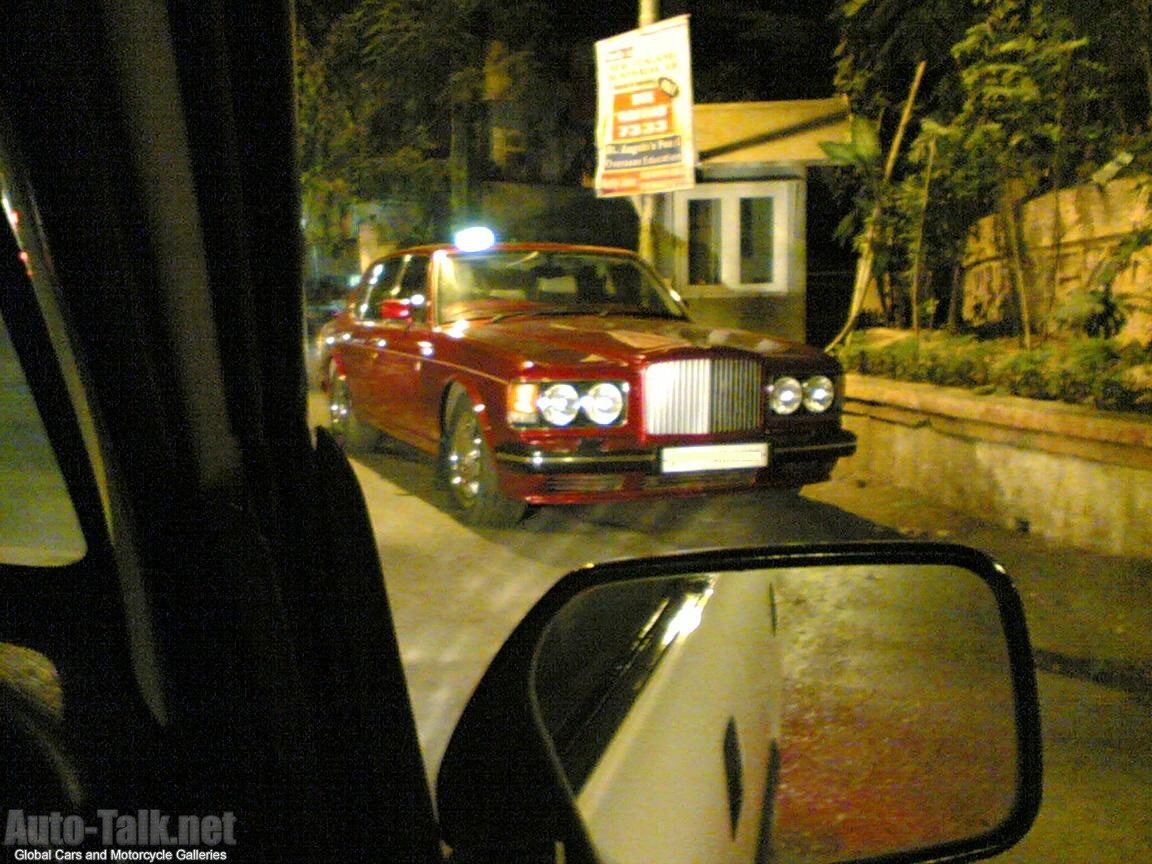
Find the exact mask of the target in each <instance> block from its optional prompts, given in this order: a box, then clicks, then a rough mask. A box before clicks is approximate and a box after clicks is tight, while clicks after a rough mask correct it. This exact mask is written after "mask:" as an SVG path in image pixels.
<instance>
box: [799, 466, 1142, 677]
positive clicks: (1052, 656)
mask: <svg viewBox="0 0 1152 864" xmlns="http://www.w3.org/2000/svg"><path fill="white" fill-rule="evenodd" d="M844 469H848V470H844ZM804 496H805V497H806V498H810V499H812V500H814V501H820V502H823V503H826V504H831V505H833V506H836V507H839V508H841V509H843V510H846V511H848V512H850V513H854V514H856V515H858V516H861V517H863V518H866V519H868V520H871V521H873V522H876V523H878V524H880V525H886V526H889V527H891V528H894V529H895V530H897V531H899V532H900V533H901V534H904V535H905V536H908V537H916V538H920V539H924V540H940V541H946V542H954V543H963V544H965V545H968V546H974V547H976V548H978V549H982V550H984V551H985V552H987V553H989V554H990V555H992V556H993V557H994V558H996V559H997V560H998V561H1000V563H1001V564H1003V565H1004V567H1005V568H1006V569H1007V571H1008V574H1009V575H1010V576H1011V577H1012V580H1013V581H1014V582H1015V584H1016V587H1017V589H1018V590H1019V592H1020V596H1021V597H1022V599H1023V601H1024V608H1025V612H1026V614H1027V617H1028V625H1029V630H1030V632H1031V637H1032V645H1033V648H1034V651H1035V654H1036V662H1037V666H1038V667H1039V668H1040V669H1044V670H1046V671H1049V672H1057V673H1060V674H1064V675H1070V676H1072V677H1076V678H1084V679H1088V680H1092V681H1095V682H1097V683H1100V684H1104V685H1106V686H1111V687H1115V688H1118V689H1123V690H1126V691H1129V692H1132V693H1138V694H1140V695H1143V696H1152V550H1149V557H1145V558H1121V557H1116V556H1109V555H1102V554H1099V553H1094V552H1088V551H1084V550H1080V549H1071V548H1061V547H1057V546H1053V545H1050V544H1048V543H1046V542H1045V541H1043V540H1041V539H1040V538H1039V537H1035V536H1032V535H1029V534H1028V533H1027V526H1024V525H1022V526H1020V530H1018V531H1012V530H1009V529H1007V528H1004V527H1001V526H999V525H994V524H991V523H989V522H984V521H982V520H981V519H979V518H977V517H975V516H972V515H969V514H965V513H959V512H956V511H953V510H947V509H944V508H942V507H939V506H937V505H934V504H931V503H929V502H927V501H926V500H924V499H923V498H920V497H919V496H917V495H916V494H915V493H914V492H911V491H908V490H903V489H898V488H895V487H892V486H879V485H877V486H873V485H871V484H870V481H868V480H867V479H865V478H864V477H863V475H859V474H854V473H852V472H851V470H850V466H844V468H843V469H840V470H838V471H837V472H836V475H835V477H834V479H833V480H831V481H830V482H828V483H821V484H817V485H815V486H808V487H806V488H805V489H804Z"/></svg>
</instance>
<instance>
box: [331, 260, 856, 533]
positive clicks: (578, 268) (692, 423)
mask: <svg viewBox="0 0 1152 864" xmlns="http://www.w3.org/2000/svg"><path fill="white" fill-rule="evenodd" d="M320 350H321V363H322V383H323V386H324V387H325V389H326V390H327V392H328V394H329V397H330V398H329V405H330V417H331V428H332V430H333V432H334V433H335V434H336V437H337V438H338V440H340V441H342V442H343V444H344V446H345V447H346V448H348V449H350V450H358V449H359V450H363V449H370V448H371V447H372V446H373V445H374V444H375V443H376V441H377V438H378V436H379V435H380V434H381V433H384V434H387V435H389V436H392V437H394V438H397V439H400V440H402V441H405V442H408V443H409V444H412V445H415V446H416V447H418V448H421V449H423V450H426V451H428V452H432V453H436V454H438V456H439V458H440V459H441V462H442V465H443V470H444V473H445V477H446V479H447V481H448V483H449V484H450V487H451V489H452V493H453V497H454V500H455V502H456V504H457V505H458V506H459V509H460V511H461V518H462V519H463V520H464V521H465V522H468V523H471V524H475V525H510V524H513V523H515V522H516V521H517V520H518V519H519V518H520V517H521V515H522V514H523V512H524V509H525V507H526V506H527V505H529V504H573V503H585V502H594V501H615V500H625V499H635V498H643V497H651V496H667V495H694V494H701V493H710V492H719V491H731V490H737V489H746V488H749V487H752V486H755V485H774V486H789V487H799V486H802V485H804V484H806V483H813V482H817V481H820V480H825V479H827V478H828V475H829V473H830V472H831V470H832V467H833V466H834V465H835V463H836V460H837V459H839V458H840V457H842V456H848V455H850V454H852V453H853V452H855V448H856V439H855V437H854V436H853V435H852V434H851V433H850V432H848V431H845V430H844V429H842V428H841V418H840V409H841V402H842V399H843V380H842V372H841V368H840V366H839V364H838V363H837V361H836V360H835V359H834V358H832V357H829V356H828V355H826V354H823V353H822V352H820V351H818V350H816V349H814V348H811V347H808V346H805V345H798V344H794V343H790V342H785V341H781V340H779V339H775V338H773V337H771V336H767V335H763V334H759V333H750V332H746V331H740V330H732V329H725V328H720V327H708V326H702V325H699V324H694V323H693V322H692V321H691V319H690V318H689V314H688V310H687V307H686V306H685V304H684V302H683V301H682V300H681V299H680V298H679V297H678V296H677V294H676V293H675V292H674V291H671V290H669V289H668V288H666V287H665V285H664V284H663V283H662V282H661V281H660V279H659V278H658V277H657V275H656V273H655V272H653V271H652V270H651V268H650V267H648V265H646V264H645V263H644V262H643V260H642V259H640V258H639V257H638V256H637V255H635V254H634V253H632V252H628V251H625V250H622V249H609V248H600V247H590V246H569V245H558V244H543V243H532V244H494V245H491V246H487V247H485V248H481V249H478V250H476V251H466V250H465V249H462V248H459V247H455V246H447V245H446V246H428V247H419V248H413V249H407V250H402V251H398V252H394V253H392V254H390V255H388V256H386V257H384V258H381V259H380V260H378V261H376V262H374V263H373V264H372V265H371V266H370V267H369V268H368V270H367V271H366V272H365V273H364V275H363V276H362V277H361V279H360V283H359V286H358V288H357V289H356V290H355V291H354V292H353V293H352V295H351V297H350V299H349V301H348V305H347V308H346V309H345V310H344V312H343V313H342V314H341V315H339V316H337V317H336V318H335V319H334V320H333V321H332V322H330V323H329V324H328V325H327V326H326V327H325V328H324V329H323V331H322V332H321V335H320Z"/></svg>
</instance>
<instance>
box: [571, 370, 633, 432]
mask: <svg viewBox="0 0 1152 864" xmlns="http://www.w3.org/2000/svg"><path fill="white" fill-rule="evenodd" d="M581 405H582V406H583V408H584V413H585V414H587V415H588V419H589V420H591V421H592V422H593V423H595V424H596V425H597V426H610V425H611V424H613V423H615V422H616V421H617V420H619V419H620V414H621V413H622V412H623V411H624V394H623V393H621V392H620V388H619V387H617V386H616V385H615V384H610V383H608V382H607V381H602V382H600V383H599V384H594V385H593V386H592V387H591V388H590V389H589V390H588V392H587V393H586V394H584V398H583V399H582V400H581Z"/></svg>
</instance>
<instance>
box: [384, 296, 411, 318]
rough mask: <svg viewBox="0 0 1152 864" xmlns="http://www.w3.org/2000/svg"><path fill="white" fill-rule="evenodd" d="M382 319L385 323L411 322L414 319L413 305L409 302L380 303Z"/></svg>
mask: <svg viewBox="0 0 1152 864" xmlns="http://www.w3.org/2000/svg"><path fill="white" fill-rule="evenodd" d="M380 317H381V319H383V320H385V321H409V320H411V318H412V305H411V304H410V303H409V302H408V301H407V300H395V299H392V298H389V299H387V300H383V301H381V303H380Z"/></svg>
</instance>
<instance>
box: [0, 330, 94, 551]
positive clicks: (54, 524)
mask: <svg viewBox="0 0 1152 864" xmlns="http://www.w3.org/2000/svg"><path fill="white" fill-rule="evenodd" d="M85 548H86V546H85V542H84V535H83V534H82V533H81V531H80V523H79V521H78V520H77V518H76V511H75V509H74V508H73V506H72V500H71V498H70V497H69V496H68V490H67V488H66V487H65V484H64V477H63V475H62V474H61V473H60V467H59V465H58V464H57V462H56V456H55V454H54V453H53V451H52V446H51V444H49V442H48V433H47V431H46V430H45V429H44V423H43V421H42V420H41V419H40V414H39V412H38V411H37V409H36V403H35V402H34V401H33V399H32V393H31V391H30V390H29V388H28V382H27V380H26V379H25V377H24V372H23V370H22V369H21V367H20V362H19V360H18V359H17V357H16V350H15V348H14V347H13V346H12V340H11V338H10V337H9V333H8V328H7V327H6V326H5V324H4V322H3V320H2V319H0V563H2V564H24V565H29V566H37V567H50V566H58V565H62V564H67V563H69V562H72V561H76V560H78V559H79V558H82V557H83V556H84V551H85Z"/></svg>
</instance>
